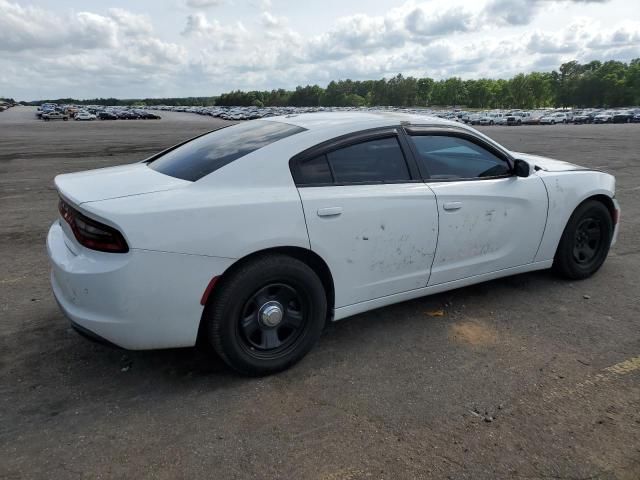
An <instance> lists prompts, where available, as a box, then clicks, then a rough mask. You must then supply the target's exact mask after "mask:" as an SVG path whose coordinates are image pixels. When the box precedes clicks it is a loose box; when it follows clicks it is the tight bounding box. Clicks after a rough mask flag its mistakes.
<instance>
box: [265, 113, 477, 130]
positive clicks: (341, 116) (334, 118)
mask: <svg viewBox="0 0 640 480" xmlns="http://www.w3.org/2000/svg"><path fill="white" fill-rule="evenodd" d="M262 120H268V121H274V122H282V123H288V124H290V125H296V126H298V127H302V128H304V129H306V130H311V131H314V130H315V131H319V130H335V129H336V127H340V128H341V129H343V130H344V131H345V132H350V131H357V130H364V129H368V128H377V127H387V126H395V125H400V124H401V123H406V124H410V125H438V126H443V127H449V126H456V127H465V126H464V124H461V123H458V122H454V121H451V120H445V119H443V118H438V117H434V116H430V115H421V114H415V113H404V112H312V113H300V114H291V115H281V116H277V117H268V118H263V119H262Z"/></svg>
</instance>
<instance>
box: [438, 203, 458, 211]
mask: <svg viewBox="0 0 640 480" xmlns="http://www.w3.org/2000/svg"><path fill="white" fill-rule="evenodd" d="M442 208H444V209H445V210H446V211H447V212H453V211H455V210H460V209H461V208H462V202H445V203H444V204H443V205H442Z"/></svg>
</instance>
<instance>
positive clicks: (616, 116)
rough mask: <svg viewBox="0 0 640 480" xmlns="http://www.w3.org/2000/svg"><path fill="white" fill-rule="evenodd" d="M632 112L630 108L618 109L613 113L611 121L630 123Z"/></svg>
mask: <svg viewBox="0 0 640 480" xmlns="http://www.w3.org/2000/svg"><path fill="white" fill-rule="evenodd" d="M633 115H634V112H633V111H631V110H618V111H616V112H614V113H613V117H612V122H613V123H631V122H632V121H633Z"/></svg>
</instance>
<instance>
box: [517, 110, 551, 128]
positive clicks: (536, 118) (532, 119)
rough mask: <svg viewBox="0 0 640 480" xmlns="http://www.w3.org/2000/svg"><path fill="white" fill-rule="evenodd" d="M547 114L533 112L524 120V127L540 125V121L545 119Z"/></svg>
mask: <svg viewBox="0 0 640 480" xmlns="http://www.w3.org/2000/svg"><path fill="white" fill-rule="evenodd" d="M546 114H547V113H546V112H531V113H530V115H529V116H528V117H526V118H523V119H522V124H523V125H540V119H541V118H542V117H544V116H545V115H546Z"/></svg>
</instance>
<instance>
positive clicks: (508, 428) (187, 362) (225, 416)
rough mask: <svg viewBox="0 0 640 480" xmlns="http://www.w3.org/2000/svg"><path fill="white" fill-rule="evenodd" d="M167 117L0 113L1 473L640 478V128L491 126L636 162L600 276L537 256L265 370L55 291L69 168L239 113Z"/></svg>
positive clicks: (578, 151)
mask: <svg viewBox="0 0 640 480" xmlns="http://www.w3.org/2000/svg"><path fill="white" fill-rule="evenodd" d="M162 115H163V119H162V120H159V121H153V120H147V121H142V120H139V121H115V122H97V121H96V122H86V123H85V122H82V123H81V122H61V121H59V122H46V123H45V122H42V121H38V120H36V118H35V116H34V110H33V109H29V108H26V107H16V108H13V109H10V110H8V111H6V112H3V113H0V206H1V207H2V208H1V209H0V251H1V252H2V254H1V255H0V313H1V320H0V478H8V479H13V478H60V479H67V478H147V477H148V478H159V479H173V478H185V479H187V478H189V479H191V478H215V479H228V478H258V479H270V478H291V479H303V478H305V479H306V478H312V479H324V480H340V479H344V480H347V479H350V480H351V479H361V478H371V479H400V478H402V479H404V478H438V479H440V478H452V479H462V478H469V479H495V478H522V479H534V478H536V479H537V478H540V479H629V480H637V479H638V478H640V301H639V293H640V288H639V287H638V282H639V280H640V186H639V185H640V161H639V155H638V154H639V149H640V125H615V126H613V125H596V126H592V125H585V126H564V125H563V126H555V127H511V128H508V127H488V128H484V129H483V131H484V132H485V133H488V134H489V135H490V136H492V137H493V138H494V139H496V140H497V141H499V142H502V143H504V144H505V145H506V146H507V147H509V148H512V149H514V150H519V151H523V152H529V153H536V154H541V155H548V156H552V157H556V158H560V159H565V160H568V161H572V162H576V163H579V164H582V165H585V166H590V167H599V168H603V169H605V170H607V171H609V172H611V173H613V174H615V175H616V176H617V179H618V194H617V197H618V199H619V201H620V204H621V206H622V212H623V213H622V226H621V234H620V239H619V243H618V245H617V246H616V247H615V248H614V249H613V250H612V252H611V254H610V257H609V259H608V260H607V262H606V263H605V265H604V267H603V268H602V270H601V271H600V272H599V273H598V274H597V275H596V276H594V277H593V278H591V279H588V280H585V281H582V282H575V283H570V282H567V281H564V280H560V279H557V278H555V277H554V276H553V275H552V274H551V273H549V272H537V273H533V274H525V275H519V276H516V277H511V278H506V279H502V280H497V281H493V282H489V283H485V284H481V285H477V286H474V287H469V288H464V289H459V290H455V291H452V292H448V293H445V294H441V295H436V296H431V297H426V298H423V299H418V300H414V301H411V302H406V303H403V304H399V305H395V306H391V307H387V308H383V309H380V310H376V311H373V312H368V313H365V314H362V315H358V316H357V317H353V318H351V319H348V320H345V321H342V322H338V323H335V324H332V325H330V326H329V327H328V328H327V331H326V333H325V334H324V335H323V338H322V339H321V341H320V343H319V344H318V345H317V346H316V348H315V349H314V350H313V351H312V352H311V353H310V354H309V355H308V356H307V357H306V358H305V359H304V360H303V361H302V362H301V363H300V364H299V365H297V366H296V367H294V368H293V369H291V370H289V371H287V372H284V373H282V374H280V375H277V376H273V377H269V378H264V379H247V378H242V377H238V376H236V375H235V374H233V373H232V372H230V371H229V370H228V369H227V368H226V367H225V366H224V365H223V364H222V362H221V361H220V360H218V359H216V358H211V357H209V356H207V355H205V354H203V353H201V352H198V351H196V350H195V349H184V350H170V351H155V352H124V351H120V350H114V349H110V348H108V347H104V346H101V345H97V344H94V343H91V342H88V341H86V340H85V339H83V338H81V337H79V336H78V335H77V334H76V333H74V332H73V331H72V330H71V329H70V328H69V326H68V323H67V322H66V320H65V318H64V317H63V316H62V314H61V313H60V312H59V310H58V308H57V305H56V303H55V301H54V299H53V296H52V294H51V293H50V289H49V279H48V264H47V258H46V253H45V247H44V241H45V235H46V232H47V229H48V227H49V225H50V223H51V222H52V221H53V219H54V218H55V216H56V198H57V197H56V192H55V190H54V189H53V184H52V179H53V177H54V176H55V175H56V174H59V173H64V172H71V171H77V170H84V169H90V168H95V167H102V166H108V165H115V164H122V163H128V162H132V161H135V160H140V159H143V158H145V157H146V156H148V155H150V154H152V153H154V152H156V151H158V150H160V149H162V148H164V147H167V146H169V145H172V144H174V143H177V142H178V141H180V140H183V139H186V138H188V137H190V136H194V135H197V134H199V133H202V132H204V131H206V130H210V129H213V128H216V126H218V125H219V124H220V123H221V121H220V120H215V119H212V118H210V117H201V116H198V115H193V114H186V113H171V112H163V113H162ZM440 309H442V310H443V311H444V315H443V316H432V315H433V312H434V311H437V310H440ZM430 313H431V315H430Z"/></svg>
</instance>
